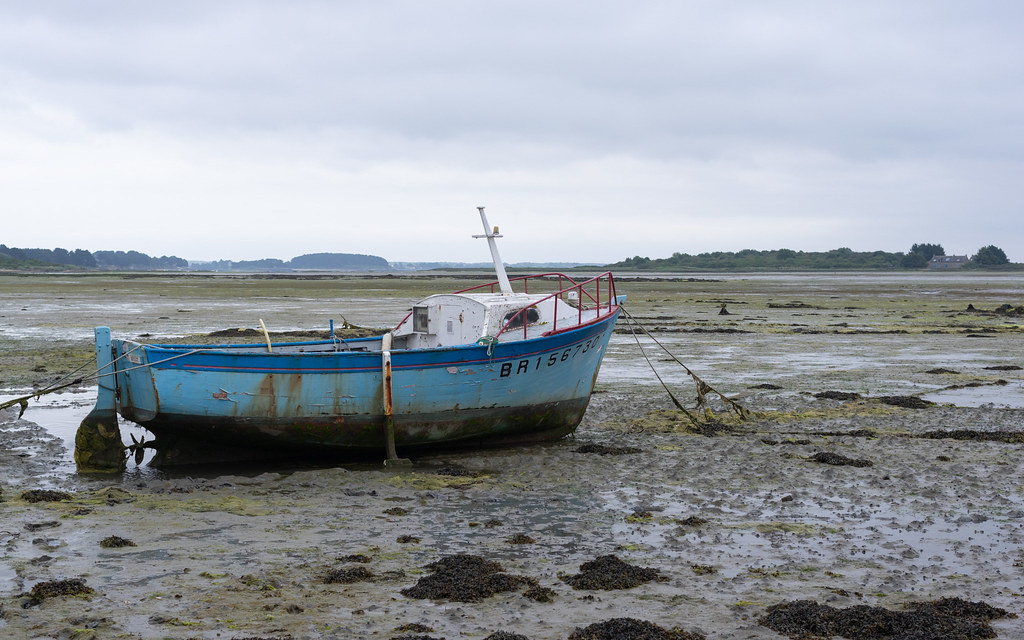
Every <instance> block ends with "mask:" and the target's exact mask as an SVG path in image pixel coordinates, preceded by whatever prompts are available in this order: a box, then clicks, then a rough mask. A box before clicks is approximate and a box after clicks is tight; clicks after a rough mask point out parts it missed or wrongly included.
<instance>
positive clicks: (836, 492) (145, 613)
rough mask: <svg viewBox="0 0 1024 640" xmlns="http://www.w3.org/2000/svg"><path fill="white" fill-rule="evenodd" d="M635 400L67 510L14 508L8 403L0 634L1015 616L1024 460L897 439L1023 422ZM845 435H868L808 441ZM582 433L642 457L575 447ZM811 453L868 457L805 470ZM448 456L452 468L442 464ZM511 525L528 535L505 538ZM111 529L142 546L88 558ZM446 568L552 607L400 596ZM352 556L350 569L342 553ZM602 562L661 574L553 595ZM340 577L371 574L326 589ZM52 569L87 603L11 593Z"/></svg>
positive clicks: (982, 449)
mask: <svg viewBox="0 0 1024 640" xmlns="http://www.w3.org/2000/svg"><path fill="white" fill-rule="evenodd" d="M753 401H756V398H750V399H748V404H749V403H751V402H753ZM652 403H654V404H660V403H661V400H660V398H658V397H655V396H653V395H652V396H650V397H644V396H643V394H635V393H633V394H629V395H625V394H623V395H616V394H615V392H604V393H599V394H597V395H596V396H595V398H594V403H593V405H592V410H591V411H590V412H589V413H588V416H587V420H586V422H585V424H584V425H583V427H581V429H580V431H579V432H578V434H577V436H576V437H575V438H570V439H567V440H565V441H562V442H559V443H555V444H551V445H547V446H538V447H529V448H519V449H511V450H500V451H486V452H476V453H463V454H455V455H448V456H439V457H433V458H426V459H419V460H417V461H416V465H415V467H414V468H413V469H412V470H411V471H399V472H393V471H385V470H383V469H380V468H378V467H376V465H367V466H363V467H358V466H348V467H338V468H321V469H308V470H301V471H294V472H293V471H288V472H266V473H262V474H260V475H254V476H251V475H250V476H242V475H225V476H216V477H180V478H154V479H150V480H148V481H140V480H138V479H134V480H130V481H127V482H125V481H121V480H119V479H108V480H91V481H83V480H82V479H76V480H75V481H74V482H73V485H74V490H73V491H72V492H71V497H70V498H69V499H67V500H63V501H58V502H38V503H29V502H27V501H25V500H23V499H21V498H20V497H19V496H20V494H21V492H22V491H23V490H25V489H31V488H36V487H39V486H43V485H45V486H51V487H55V488H60V487H59V486H57V485H59V481H58V482H57V483H56V484H55V483H54V482H53V481H52V480H51V481H42V480H41V479H42V478H45V477H46V473H47V469H48V467H49V466H50V463H52V460H49V459H48V458H50V457H52V456H60V455H61V451H60V448H61V447H60V443H59V441H58V442H54V441H53V440H52V438H47V436H46V435H45V433H44V432H42V431H41V430H40V429H39V428H38V427H36V426H35V425H33V424H32V423H28V422H26V421H24V420H20V421H19V420H17V419H15V417H16V412H13V413H12V411H13V410H9V411H8V412H7V413H6V414H5V415H4V419H3V421H2V426H0V429H3V434H4V437H5V439H6V441H7V442H13V441H17V442H18V443H19V444H21V445H24V446H26V447H31V449H30V450H29V449H19V448H18V447H17V446H15V447H7V448H5V449H2V450H0V452H2V453H0V455H2V456H3V457H2V458H0V466H2V468H3V469H4V470H5V476H4V479H3V492H4V493H3V495H4V500H5V501H4V502H3V503H0V514H2V517H0V522H2V525H0V554H2V555H0V559H2V561H0V603H2V605H0V606H2V607H3V618H2V620H0V635H3V636H4V637H11V638H36V637H40V638H82V637H96V638H114V637H129V638H132V637H137V638H218V637H219V638H243V637H246V638H248V637H254V636H255V637H264V638H270V637H287V636H290V637H292V638H296V639H298V638H335V637H337V638H391V637H395V636H400V635H402V634H401V633H400V632H397V631H395V629H396V628H399V627H400V626H401V625H405V624H410V623H416V624H419V625H422V628H426V627H429V628H430V629H433V631H432V632H429V633H427V634H426V635H430V636H431V637H436V638H440V637H447V638H485V637H487V636H488V635H489V634H490V633H492V632H495V631H499V630H504V631H508V632H515V633H520V634H523V635H525V636H527V637H529V638H532V639H534V640H537V639H541V638H565V637H568V635H569V633H571V632H572V630H573V629H574V628H575V627H582V626H586V625H588V624H591V623H593V622H599V621H603V620H608V619H610V618H616V617H633V618H637V619H642V620H648V621H651V622H654V623H657V624H659V625H661V626H663V627H665V628H672V627H680V628H682V629H685V630H687V631H691V632H699V633H703V634H705V635H706V636H707V637H708V638H775V637H781V636H777V635H776V634H775V633H773V632H772V631H770V630H768V629H766V628H765V627H762V626H760V625H759V624H758V623H757V619H758V618H759V617H760V616H762V615H763V614H764V612H765V610H766V608H767V607H768V606H769V605H772V604H776V603H779V602H785V601H791V600H795V599H800V598H808V599H813V600H816V601H818V602H821V603H827V604H831V605H833V606H837V607H845V606H850V605H854V604H872V605H883V606H887V607H893V608H898V607H899V606H900V605H901V604H902V603H907V602H914V601H920V600H930V599H936V598H940V597H944V596H949V597H960V598H963V599H966V600H971V601H985V602H987V603H989V604H991V605H993V606H997V607H1002V608H1004V609H1006V610H1007V611H1009V612H1011V613H1021V612H1022V609H1024V593H1022V592H1024V547H1022V544H1024V500H1022V496H1021V481H1022V479H1024V474H1022V464H1021V460H1020V447H1021V445H1020V444H1012V443H1011V444H1007V443H998V442H973V441H961V440H952V439H922V438H916V437H912V436H914V435H918V434H920V433H923V432H925V431H930V430H934V429H956V428H971V429H975V430H981V431H996V430H1003V431H1005V430H1007V429H1015V430H1017V431H1020V430H1021V429H1022V428H1024V412H1022V411H1021V410H1014V409H993V408H978V409H964V408H954V407H931V408H928V409H903V408H895V407H888V406H886V405H881V404H879V403H877V402H863V401H861V402H853V403H847V404H845V405H844V404H843V403H840V402H839V401H834V400H817V401H815V404H814V406H815V407H821V408H822V409H824V410H825V413H826V414H828V415H827V416H825V417H801V418H799V419H797V418H793V419H785V420H783V421H782V422H778V421H776V420H755V421H753V422H750V423H747V424H744V425H742V426H741V427H740V431H737V432H733V433H725V434H719V435H715V436H711V437H707V436H702V435H695V434H692V433H688V432H687V431H686V430H685V428H684V427H685V425H684V424H682V423H679V424H674V423H672V422H670V421H665V420H655V419H639V418H641V417H642V416H644V415H645V413H646V412H647V410H649V409H650V408H651V406H652ZM855 429H858V430H863V429H870V430H872V431H873V432H874V435H873V436H871V437H865V434H864V433H863V432H861V433H859V434H857V435H825V434H826V433H830V434H841V433H846V432H850V431H854V430H855ZM588 442H594V443H602V444H606V445H613V446H620V447H634V448H637V449H640V451H639V452H637V453H631V454H622V455H599V454H595V453H580V452H578V451H577V449H578V448H579V447H580V446H581V444H584V443H588ZM12 451H13V453H12ZM822 451H827V452H834V453H838V454H841V455H843V456H846V457H847V458H849V459H858V460H868V461H870V462H871V463H872V464H871V466H862V467H856V466H849V465H846V466H834V465H828V464H822V463H818V462H815V461H813V459H812V456H813V455H814V454H815V453H818V452H822ZM446 465H449V466H450V465H457V466H458V467H459V468H461V469H463V470H466V471H469V472H471V475H443V474H441V473H439V472H445V471H447V472H449V473H450V472H451V470H450V469H446V468H445V467H446ZM697 518H699V519H701V520H704V521H706V522H703V523H698V521H697V520H696V519H697ZM516 534H524V535H525V536H529V538H532V539H533V540H534V541H535V542H533V543H528V544H512V543H510V542H509V539H510V538H511V537H512V536H514V535H516ZM112 535H114V536H120V537H123V538H126V539H129V540H131V541H133V542H134V543H135V544H136V545H137V546H134V547H122V548H113V549H105V548H102V547H101V546H100V541H101V540H103V539H104V538H107V537H108V536H112ZM401 536H412V537H413V538H414V540H413V541H410V542H399V539H400V537H401ZM403 539H406V538H403ZM455 553H472V554H476V555H479V556H482V557H485V558H487V559H489V560H493V561H496V562H498V563H500V564H501V565H502V566H503V567H504V568H505V570H506V571H508V572H509V573H513V574H517V575H524V576H529V577H532V578H534V579H536V580H537V581H538V583H539V584H540V585H541V586H543V587H547V588H550V589H552V590H553V591H554V592H555V596H554V599H553V601H552V602H550V603H542V602H537V601H534V600H531V599H528V598H526V597H524V596H523V595H522V590H521V589H520V590H519V591H515V592H508V593H501V594H498V595H495V596H492V597H489V598H487V599H485V600H483V601H482V602H476V603H462V602H446V601H431V600H419V599H414V598H410V597H406V596H404V595H402V594H401V590H402V589H404V588H408V587H410V586H412V585H414V584H416V582H417V580H418V579H420V578H421V577H423V576H424V575H426V574H427V571H425V570H424V569H423V566H424V565H426V564H428V563H430V562H433V561H436V560H438V559H439V558H440V557H442V556H444V555H447V554H455ZM353 554H361V555H364V556H366V557H367V558H369V559H370V562H369V563H365V564H358V565H356V564H353V563H351V562H346V561H345V557H346V556H349V555H353ZM606 554H615V555H617V556H618V557H619V558H621V559H623V560H625V561H626V562H629V563H631V564H635V565H639V566H644V567H655V568H657V569H659V570H660V571H662V572H663V574H664V575H666V576H667V577H668V580H667V581H664V582H651V583H648V584H645V585H641V586H638V587H634V588H631V589H627V590H619V591H576V590H574V589H572V588H571V587H570V586H569V585H568V584H566V583H565V582H564V581H563V580H562V579H561V576H563V575H569V574H575V573H577V572H578V571H579V565H580V564H582V563H583V562H586V561H589V560H592V559H594V558H596V557H599V556H602V555H606ZM351 566H363V567H365V568H366V569H368V570H369V571H370V572H371V573H372V577H371V578H370V579H368V580H364V581H360V582H356V583H353V584H327V583H325V581H324V576H325V575H326V574H327V572H328V571H330V570H332V569H338V568H345V567H351ZM64 578H81V579H83V580H84V581H85V584H86V585H87V586H88V587H90V588H92V589H94V590H95V593H94V594H92V595H88V596H74V597H52V598H46V599H44V600H43V601H42V602H41V603H39V604H35V603H33V602H32V601H31V600H30V599H29V598H28V597H27V592H29V591H30V590H31V588H32V587H33V586H34V585H35V584H37V583H39V582H42V581H46V580H55V579H64ZM1020 627H1021V622H1020V620H1019V619H1012V618H1010V619H1003V620H997V621H995V622H993V623H992V628H993V629H995V630H996V632H997V633H998V637H1000V638H1024V631H1022V630H1021V629H1020ZM421 635H422V634H421Z"/></svg>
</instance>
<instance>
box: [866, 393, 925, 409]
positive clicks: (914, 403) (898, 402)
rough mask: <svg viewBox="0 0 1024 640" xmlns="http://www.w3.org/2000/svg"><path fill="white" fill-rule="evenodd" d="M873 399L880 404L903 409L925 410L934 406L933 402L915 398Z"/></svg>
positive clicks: (884, 397)
mask: <svg viewBox="0 0 1024 640" xmlns="http://www.w3.org/2000/svg"><path fill="white" fill-rule="evenodd" d="M875 399H876V400H878V401H879V402H881V403H882V404H888V405H891V406H893V407H903V408H904V409H927V408H928V407H934V406H935V403H934V402H931V401H930V400H924V399H922V398H918V397H916V396H879V397H877V398H875Z"/></svg>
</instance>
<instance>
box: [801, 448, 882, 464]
mask: <svg viewBox="0 0 1024 640" xmlns="http://www.w3.org/2000/svg"><path fill="white" fill-rule="evenodd" d="M811 460H814V461H815V462H820V463H822V464H831V465H836V466H849V467H870V466H871V465H872V464H873V463H872V462H871V461H870V460H867V459H864V458H847V457H846V456H844V455H840V454H838V453H832V452H831V451H819V452H818V453H816V454H814V455H813V456H811Z"/></svg>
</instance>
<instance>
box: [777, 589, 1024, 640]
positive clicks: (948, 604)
mask: <svg viewBox="0 0 1024 640" xmlns="http://www.w3.org/2000/svg"><path fill="white" fill-rule="evenodd" d="M1009 615H1012V614H1010V613H1008V612H1007V611H1006V610H1004V609H998V608H995V607H991V606H989V605H987V604H985V603H984V602H968V601H966V600H962V599H959V598H942V599H940V600H935V601H932V602H922V603H916V604H911V605H910V606H909V610H906V611H894V610H891V609H887V608H885V607H880V606H868V605H866V604H861V605H856V606H851V607H847V608H844V609H837V608H835V607H831V606H828V605H825V604H818V603H817V602H815V601H813V600H795V601H793V602H783V603H781V604H776V605H774V606H771V607H768V611H767V613H765V615H763V616H762V617H761V618H759V620H758V624H760V625H761V626H763V627H767V628H769V629H771V630H772V631H775V632H777V633H780V634H782V635H784V636H788V637H791V638H806V637H809V636H810V637H823V638H828V637H831V636H842V637H844V638H849V639H850V640H896V639H899V640H930V639H932V638H948V639H950V640H953V639H956V640H980V639H983V638H994V637H995V632H994V631H993V630H992V628H991V627H990V626H989V625H988V623H989V621H992V620H995V618H998V617H1007V616H1009Z"/></svg>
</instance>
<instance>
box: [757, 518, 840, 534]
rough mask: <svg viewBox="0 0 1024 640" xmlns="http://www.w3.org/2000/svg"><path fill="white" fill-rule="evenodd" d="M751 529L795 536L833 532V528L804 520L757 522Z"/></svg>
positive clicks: (763, 532) (764, 532)
mask: <svg viewBox="0 0 1024 640" xmlns="http://www.w3.org/2000/svg"><path fill="white" fill-rule="evenodd" d="M752 528H753V530H754V531H757V532H758V533H762V534H769V533H791V534H793V535H797V536H808V537H810V536H823V535H828V534H830V533H834V532H835V529H834V528H824V527H819V526H817V525H813V524H806V523H804V522H780V521H772V522H758V523H756V524H754V525H753V527H752Z"/></svg>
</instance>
